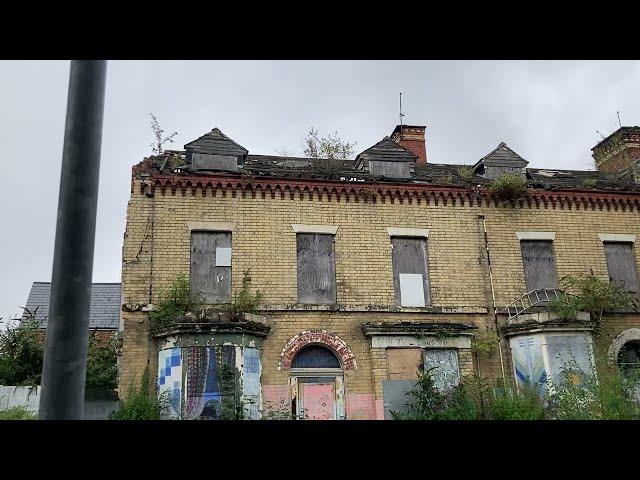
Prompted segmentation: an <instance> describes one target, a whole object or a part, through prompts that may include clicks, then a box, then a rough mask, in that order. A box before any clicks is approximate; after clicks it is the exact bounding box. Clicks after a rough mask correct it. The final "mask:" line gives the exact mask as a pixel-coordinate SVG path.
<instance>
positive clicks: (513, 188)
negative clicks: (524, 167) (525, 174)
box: [488, 173, 527, 201]
mask: <svg viewBox="0 0 640 480" xmlns="http://www.w3.org/2000/svg"><path fill="white" fill-rule="evenodd" d="M488 188H489V191H490V192H491V193H492V194H493V195H495V196H496V197H497V198H498V199H499V200H503V201H505V200H517V199H519V198H521V197H522V196H523V195H524V194H525V193H526V191H527V182H526V181H525V179H524V178H522V175H519V174H515V173H505V174H503V175H501V176H499V177H498V178H496V179H494V180H493V181H492V182H491V183H490V184H489V187H488Z"/></svg>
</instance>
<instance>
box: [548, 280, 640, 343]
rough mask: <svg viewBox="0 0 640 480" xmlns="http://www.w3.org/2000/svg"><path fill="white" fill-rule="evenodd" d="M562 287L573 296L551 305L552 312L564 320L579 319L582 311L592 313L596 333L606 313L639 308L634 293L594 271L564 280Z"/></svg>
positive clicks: (555, 301)
mask: <svg viewBox="0 0 640 480" xmlns="http://www.w3.org/2000/svg"><path fill="white" fill-rule="evenodd" d="M560 288H561V289H562V290H566V291H567V292H569V293H570V295H565V296H563V297H562V298H561V299H559V300H553V301H552V302H550V307H551V309H552V310H553V311H554V312H555V313H557V314H558V315H559V316H560V317H561V318H563V319H567V318H575V316H576V314H577V313H578V312H589V314H590V315H591V320H592V321H593V322H594V323H595V324H596V333H599V330H600V327H601V325H602V316H603V315H604V313H605V312H607V311H612V310H619V309H622V310H636V309H637V308H638V299H637V298H636V296H635V295H634V294H633V293H631V292H627V291H626V290H625V289H624V288H623V287H622V286H621V285H619V284H618V283H616V282H609V281H607V280H603V279H602V278H600V277H599V276H597V275H596V274H594V273H593V270H590V271H589V273H588V274H584V275H568V276H566V277H563V278H562V279H561V280H560Z"/></svg>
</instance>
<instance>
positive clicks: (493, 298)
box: [478, 215, 506, 383]
mask: <svg viewBox="0 0 640 480" xmlns="http://www.w3.org/2000/svg"><path fill="white" fill-rule="evenodd" d="M478 218H479V219H480V220H482V231H483V233H484V248H485V250H486V251H487V265H488V267H489V285H490V286H491V301H492V306H493V322H494V325H495V327H496V334H497V335H498V339H499V342H498V353H499V354H500V370H501V373H502V382H503V383H504V382H505V381H506V376H505V374H504V359H503V358H502V337H501V336H500V330H499V329H498V307H497V306H496V292H495V289H494V287H493V272H492V269H491V254H490V252H489V237H488V236H487V221H486V220H485V218H484V215H478Z"/></svg>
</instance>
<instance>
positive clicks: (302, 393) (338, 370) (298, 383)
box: [290, 344, 344, 420]
mask: <svg viewBox="0 0 640 480" xmlns="http://www.w3.org/2000/svg"><path fill="white" fill-rule="evenodd" d="M290 372H291V397H292V400H291V408H292V413H293V414H294V415H296V418H298V419H300V420H338V419H343V418H344V376H343V369H342V365H341V363H340V360H339V359H338V357H337V356H336V355H335V353H333V351H332V350H330V349H329V348H327V347H325V346H323V345H320V344H309V345H307V346H305V347H303V348H301V349H300V350H299V351H298V352H297V354H296V356H295V357H294V358H293V361H292V362H291V370H290Z"/></svg>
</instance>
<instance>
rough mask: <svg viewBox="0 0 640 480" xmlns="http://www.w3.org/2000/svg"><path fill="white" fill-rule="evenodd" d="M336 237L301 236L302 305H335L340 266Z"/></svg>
mask: <svg viewBox="0 0 640 480" xmlns="http://www.w3.org/2000/svg"><path fill="white" fill-rule="evenodd" d="M333 240H334V239H333V235H327V234H317V233H299V234H298V235H297V241H298V302H300V303H309V304H334V303H335V302H336V267H335V256H334V241H333Z"/></svg>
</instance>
